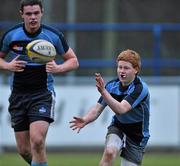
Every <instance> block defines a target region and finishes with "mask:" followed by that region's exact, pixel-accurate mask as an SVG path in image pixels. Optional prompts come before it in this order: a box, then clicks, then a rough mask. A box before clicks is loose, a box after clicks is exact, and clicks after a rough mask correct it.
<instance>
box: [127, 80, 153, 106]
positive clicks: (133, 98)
mask: <svg viewBox="0 0 180 166" xmlns="http://www.w3.org/2000/svg"><path fill="white" fill-rule="evenodd" d="M148 95H149V91H148V88H147V85H145V84H144V83H142V84H137V85H136V86H135V87H134V88H133V89H130V90H129V92H128V95H127V96H126V97H125V98H124V100H126V101H127V102H128V103H129V104H130V105H131V107H132V108H134V107H136V106H137V105H138V104H139V103H141V102H142V101H143V100H144V99H145V98H146V97H147V96H148Z"/></svg>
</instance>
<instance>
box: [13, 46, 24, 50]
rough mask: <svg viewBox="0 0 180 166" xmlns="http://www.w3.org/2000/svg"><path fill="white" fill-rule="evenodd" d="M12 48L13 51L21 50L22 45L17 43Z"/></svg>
mask: <svg viewBox="0 0 180 166" xmlns="http://www.w3.org/2000/svg"><path fill="white" fill-rule="evenodd" d="M12 49H13V50H15V51H23V47H22V46H18V45H14V46H13V48H12Z"/></svg>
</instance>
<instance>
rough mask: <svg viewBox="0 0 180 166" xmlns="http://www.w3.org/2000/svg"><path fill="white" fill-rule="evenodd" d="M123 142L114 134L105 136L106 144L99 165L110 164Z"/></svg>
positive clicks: (107, 165) (108, 165) (109, 165)
mask: <svg viewBox="0 0 180 166" xmlns="http://www.w3.org/2000/svg"><path fill="white" fill-rule="evenodd" d="M122 145H123V142H122V140H121V139H120V138H119V136H117V135H116V134H110V135H108V136H107V138H106V145H105V149H104V153H103V156H102V159H101V161H100V164H99V166H112V165H113V162H114V159H115V158H116V156H117V155H118V154H119V152H120V150H121V148H122Z"/></svg>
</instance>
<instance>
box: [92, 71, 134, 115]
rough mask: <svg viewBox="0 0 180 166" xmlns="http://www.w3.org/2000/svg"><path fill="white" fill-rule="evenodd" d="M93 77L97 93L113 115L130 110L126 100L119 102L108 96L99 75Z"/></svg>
mask: <svg viewBox="0 0 180 166" xmlns="http://www.w3.org/2000/svg"><path fill="white" fill-rule="evenodd" d="M95 76H96V87H97V89H98V91H99V92H100V94H101V95H102V97H103V98H104V100H105V101H106V103H107V104H108V106H109V107H110V108H111V109H112V111H113V112H114V113H116V114H123V113H126V112H127V111H129V110H130V109H131V105H130V104H129V103H128V102H127V101H126V100H122V101H121V102H119V101H117V100H116V99H114V98H113V97H112V96H111V95H110V93H109V92H108V91H107V90H106V89H105V85H104V80H103V78H102V77H101V74H100V73H96V74H95Z"/></svg>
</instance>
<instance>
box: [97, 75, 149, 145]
mask: <svg viewBox="0 0 180 166" xmlns="http://www.w3.org/2000/svg"><path fill="white" fill-rule="evenodd" d="M106 89H107V91H108V92H109V93H110V94H111V96H112V97H113V98H114V99H116V100H117V101H119V102H121V101H122V100H126V101H127V102H128V103H129V104H130V105H131V107H132V109H131V110H130V111H128V112H127V113H125V114H121V115H117V114H115V115H114V116H113V118H112V123H116V124H118V125H117V126H118V127H119V128H120V129H121V130H122V131H123V132H124V133H125V134H126V135H127V136H129V137H130V138H132V140H134V141H135V142H138V143H140V144H141V145H142V146H144V145H146V143H147V141H148V138H149V114H150V112H149V109H150V106H149V104H150V103H149V100H150V96H149V91H148V87H147V85H146V84H145V83H144V82H143V81H142V80H141V78H140V77H139V76H137V77H136V78H135V80H134V81H133V82H132V83H131V84H130V85H129V86H127V87H123V86H122V84H121V82H120V81H119V79H115V80H112V81H110V82H108V83H107V84H106ZM98 103H100V104H102V105H103V106H107V104H106V102H105V100H104V99H103V98H102V96H101V97H100V99H99V100H98Z"/></svg>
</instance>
